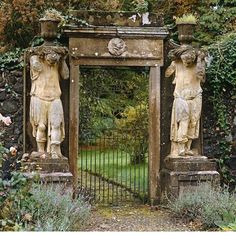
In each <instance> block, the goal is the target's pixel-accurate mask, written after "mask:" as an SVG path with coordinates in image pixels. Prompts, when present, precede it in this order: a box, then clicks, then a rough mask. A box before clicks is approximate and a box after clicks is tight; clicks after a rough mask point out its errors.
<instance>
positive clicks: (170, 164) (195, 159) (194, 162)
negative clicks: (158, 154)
mask: <svg viewBox="0 0 236 236" xmlns="http://www.w3.org/2000/svg"><path fill="white" fill-rule="evenodd" d="M164 166H165V168H166V169H168V170H172V171H212V170H216V162H215V161H214V160H209V159H207V157H205V156H186V157H179V158H171V157H167V158H166V159H165V160H164Z"/></svg>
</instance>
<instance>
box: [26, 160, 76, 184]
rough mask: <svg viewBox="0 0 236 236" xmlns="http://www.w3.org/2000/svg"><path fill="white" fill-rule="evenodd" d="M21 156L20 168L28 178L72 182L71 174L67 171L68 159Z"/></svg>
mask: <svg viewBox="0 0 236 236" xmlns="http://www.w3.org/2000/svg"><path fill="white" fill-rule="evenodd" d="M26 157H27V158H22V159H23V160H25V161H22V162H21V170H22V172H23V174H24V175H25V176H26V177H28V178H36V180H39V181H40V182H44V183H45V182H47V183H52V182H53V183H54V182H55V183H69V184H70V183H72V177H73V176H72V174H71V173H70V172H69V163H68V159H67V158H64V159H51V158H49V157H48V156H47V157H48V158H45V159H43V158H39V157H32V156H26Z"/></svg>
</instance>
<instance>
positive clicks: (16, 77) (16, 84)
mask: <svg viewBox="0 0 236 236" xmlns="http://www.w3.org/2000/svg"><path fill="white" fill-rule="evenodd" d="M0 112H1V113H2V115H4V116H10V117H11V119H12V124H11V125H10V126H9V127H7V126H5V125H4V124H3V123H2V122H1V124H0V132H1V138H0V141H1V142H2V144H3V145H4V146H5V147H6V148H10V147H11V146H17V148H18V150H19V151H20V152H22V145H23V70H22V69H19V70H12V71H8V70H5V71H3V72H0Z"/></svg>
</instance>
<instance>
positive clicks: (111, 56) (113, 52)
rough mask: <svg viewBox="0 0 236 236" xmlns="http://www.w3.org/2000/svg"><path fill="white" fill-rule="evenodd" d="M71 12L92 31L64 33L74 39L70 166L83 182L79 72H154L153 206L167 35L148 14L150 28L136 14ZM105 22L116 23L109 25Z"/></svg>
mask: <svg viewBox="0 0 236 236" xmlns="http://www.w3.org/2000/svg"><path fill="white" fill-rule="evenodd" d="M72 13H73V15H74V16H76V17H79V18H80V17H81V18H83V19H84V20H87V21H88V22H89V23H92V24H93V26H92V27H78V26H76V24H74V25H68V26H67V27H66V29H65V30H64V33H65V35H66V36H67V37H68V38H69V52H70V90H69V94H70V98H69V100H70V109H69V153H70V156H69V162H70V170H71V172H72V173H73V176H74V179H75V182H74V183H77V182H78V181H77V178H78V168H77V158H78V157H77V155H78V154H77V153H78V136H79V134H78V125H79V119H78V100H79V94H78V91H79V90H78V85H79V76H78V75H79V67H80V66H84V65H89V66H116V67H119V66H142V67H143V66H146V67H150V75H149V198H150V201H151V204H153V203H154V201H155V200H157V199H158V198H159V196H160V182H159V181H160V176H159V174H160V173H159V172H160V162H161V160H160V155H161V154H160V153H161V128H160V127H161V67H163V66H164V40H165V38H166V37H167V35H168V31H167V30H166V28H164V27H163V25H162V24H161V23H160V18H158V16H157V15H154V14H152V15H149V18H147V19H148V22H146V23H148V25H145V22H144V19H143V18H142V17H139V16H138V14H135V13H134V14H132V13H90V12H81V11H73V12H72ZM134 18H135V19H136V20H133V19H134ZM104 19H114V20H113V21H112V20H111V22H110V23H109V24H108V23H107V21H105V22H104ZM117 24H118V25H119V26H117Z"/></svg>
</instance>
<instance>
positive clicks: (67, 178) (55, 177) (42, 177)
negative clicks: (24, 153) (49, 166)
mask: <svg viewBox="0 0 236 236" xmlns="http://www.w3.org/2000/svg"><path fill="white" fill-rule="evenodd" d="M23 174H24V175H25V176H26V177H28V178H30V179H32V178H39V181H40V182H43V183H52V182H53V183H68V184H71V183H72V178H73V175H72V174H71V173H70V172H66V173H62V172H54V173H45V172H37V173H35V172H25V173H23ZM37 175H38V177H37Z"/></svg>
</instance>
